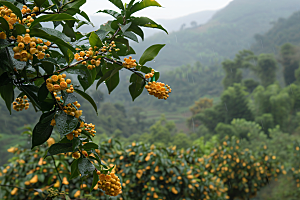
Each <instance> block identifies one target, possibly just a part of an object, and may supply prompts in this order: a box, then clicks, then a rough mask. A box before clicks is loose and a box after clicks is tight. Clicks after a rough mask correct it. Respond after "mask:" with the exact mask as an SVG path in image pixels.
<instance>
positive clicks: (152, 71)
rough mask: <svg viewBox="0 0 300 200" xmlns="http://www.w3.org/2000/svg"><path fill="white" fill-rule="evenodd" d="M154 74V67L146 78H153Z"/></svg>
mask: <svg viewBox="0 0 300 200" xmlns="http://www.w3.org/2000/svg"><path fill="white" fill-rule="evenodd" d="M153 76H154V69H152V70H151V73H148V74H146V75H145V78H146V79H149V78H152V77H153Z"/></svg>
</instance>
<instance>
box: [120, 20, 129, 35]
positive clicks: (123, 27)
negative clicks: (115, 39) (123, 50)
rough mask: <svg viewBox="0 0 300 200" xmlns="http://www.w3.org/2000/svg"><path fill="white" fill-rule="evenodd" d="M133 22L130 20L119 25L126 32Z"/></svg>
mask: <svg viewBox="0 0 300 200" xmlns="http://www.w3.org/2000/svg"><path fill="white" fill-rule="evenodd" d="M131 24H132V22H129V23H128V24H125V25H119V26H120V28H121V30H122V32H123V33H125V32H126V31H127V29H128V28H129V27H130V26H131Z"/></svg>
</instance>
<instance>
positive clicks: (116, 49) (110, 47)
mask: <svg viewBox="0 0 300 200" xmlns="http://www.w3.org/2000/svg"><path fill="white" fill-rule="evenodd" d="M105 44H106V41H105ZM116 47H117V45H116V44H115V41H112V42H111V43H110V44H109V45H108V46H107V45H103V47H102V48H101V49H100V50H101V51H102V52H107V51H108V52H111V51H112V49H113V50H115V51H120V49H119V48H116Z"/></svg>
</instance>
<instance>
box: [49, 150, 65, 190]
mask: <svg viewBox="0 0 300 200" xmlns="http://www.w3.org/2000/svg"><path fill="white" fill-rule="evenodd" d="M51 157H52V160H53V162H54V163H53V164H54V167H55V169H56V172H57V175H58V177H59V180H60V182H61V184H60V187H59V191H61V188H62V184H63V183H62V179H61V177H60V174H59V172H58V169H57V167H56V165H55V159H54V157H53V155H51Z"/></svg>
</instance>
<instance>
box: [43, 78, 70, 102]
mask: <svg viewBox="0 0 300 200" xmlns="http://www.w3.org/2000/svg"><path fill="white" fill-rule="evenodd" d="M66 76H67V75H66V74H62V75H58V76H57V75H53V76H51V78H48V79H47V80H46V83H47V89H48V90H49V92H55V93H53V94H54V96H55V98H56V99H57V100H61V99H62V97H56V96H57V94H56V93H57V92H60V91H61V90H66V92H67V93H73V91H74V88H73V85H70V88H68V84H71V79H67V80H65V78H66ZM58 98H59V99H58Z"/></svg>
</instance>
